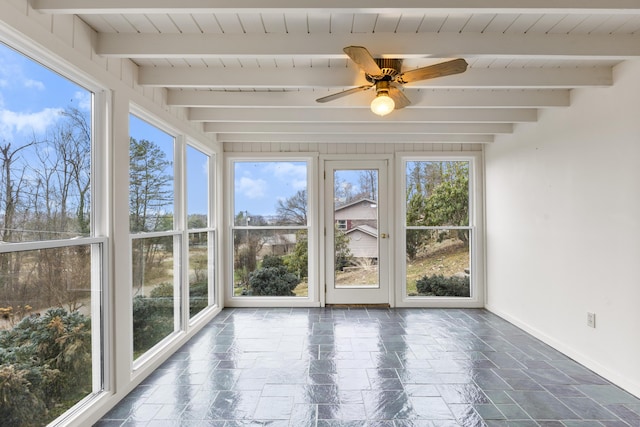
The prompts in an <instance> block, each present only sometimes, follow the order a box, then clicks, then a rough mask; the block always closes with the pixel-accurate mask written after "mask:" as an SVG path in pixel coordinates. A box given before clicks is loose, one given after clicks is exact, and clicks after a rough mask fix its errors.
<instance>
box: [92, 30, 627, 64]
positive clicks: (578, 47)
mask: <svg viewBox="0 0 640 427" xmlns="http://www.w3.org/2000/svg"><path fill="white" fill-rule="evenodd" d="M349 45H359V46H366V47H367V48H368V49H369V51H370V52H371V54H372V55H373V56H375V57H387V58H425V57H436V58H451V57H458V56H461V57H464V58H467V59H469V58H473V57H479V56H491V57H494V58H549V57H553V58H554V59H601V60H622V59H629V58H638V57H640V34H616V35H612V34H608V35H601V34H591V35H589V34H537V33H536V34H503V33H499V34H496V33H462V34H460V33H375V34H371V33H366V34H353V33H346V34H345V33H336V34H200V33H198V34H112V33H108V34H107V33H99V34H98V37H97V43H96V53H97V54H98V55H102V56H109V57H119V58H199V59H202V58H275V59H278V58H292V57H295V56H301V57H305V58H325V59H331V58H346V55H345V54H344V53H343V52H342V49H343V47H345V46H349Z"/></svg>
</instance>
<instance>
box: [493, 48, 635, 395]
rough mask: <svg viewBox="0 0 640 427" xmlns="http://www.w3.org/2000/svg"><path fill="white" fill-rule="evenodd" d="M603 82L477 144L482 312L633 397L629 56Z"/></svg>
mask: <svg viewBox="0 0 640 427" xmlns="http://www.w3.org/2000/svg"><path fill="white" fill-rule="evenodd" d="M614 79H615V80H614V82H615V83H614V85H613V87H609V88H598V89H582V90H575V91H574V92H573V93H572V100H571V107H570V108H566V109H553V110H547V111H544V112H542V113H541V114H540V117H539V121H538V122H537V123H533V124H525V125H520V126H518V127H517V129H516V131H515V133H514V134H513V135H508V136H502V137H499V138H497V140H496V142H495V143H494V144H491V145H488V146H487V147H486V148H485V167H486V223H487V227H486V232H487V292H488V295H487V308H489V309H490V310H492V311H494V312H495V313H497V314H499V315H501V316H503V317H505V318H506V319H507V320H510V321H512V322H514V323H516V324H517V325H519V326H521V327H523V328H524V329H526V330H528V331H529V332H532V333H533V334H534V335H536V336H538V337H539V338H541V339H543V340H544V341H546V342H547V343H549V344H551V345H553V346H554V347H556V348H557V349H559V350H560V351H562V352H564V353H565V354H567V355H569V356H570V357H572V358H574V359H576V360H578V361H579V362H581V363H583V364H585V365H586V366H588V367H590V368H591V369H593V370H595V371H596V372H598V373H599V374H601V375H603V376H605V377H607V378H608V379H609V380H611V381H613V382H615V383H616V384H618V385H620V386H621V387H623V388H625V389H627V390H628V391H630V392H632V393H634V394H636V395H638V396H640V363H639V360H640V359H639V358H638V355H639V354H640V279H639V275H638V265H640V165H639V164H638V160H639V159H640V62H638V61H636V62H626V63H623V64H620V65H619V66H617V67H616V68H615V69H614ZM587 312H595V313H596V315H597V316H596V322H597V323H596V328H595V329H592V328H589V327H587V324H586V319H587Z"/></svg>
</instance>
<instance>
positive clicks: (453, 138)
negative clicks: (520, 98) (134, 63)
mask: <svg viewBox="0 0 640 427" xmlns="http://www.w3.org/2000/svg"><path fill="white" fill-rule="evenodd" d="M216 140H217V141H218V142H231V143H242V142H246V143H261V142H263V143H264V142H270V143H273V144H278V143H286V142H298V143H356V144H357V143H378V144H397V143H441V144H443V143H446V144H450V143H459V144H460V143H470V144H472V143H480V144H486V143H492V142H493V141H494V137H493V135H469V134H424V135H418V134H399V135H384V134H382V135H375V134H367V135H353V134H348V135H347V134H328V133H323V134H313V133H299V134H295V133H287V134H278V133H266V134H255V133H219V134H217V135H216Z"/></svg>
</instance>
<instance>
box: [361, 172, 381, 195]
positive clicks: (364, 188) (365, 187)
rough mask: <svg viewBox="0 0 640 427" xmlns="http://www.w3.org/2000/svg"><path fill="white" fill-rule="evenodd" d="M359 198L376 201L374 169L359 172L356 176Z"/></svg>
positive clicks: (376, 191)
mask: <svg viewBox="0 0 640 427" xmlns="http://www.w3.org/2000/svg"><path fill="white" fill-rule="evenodd" d="M358 184H360V196H361V197H366V198H367V199H371V200H378V171H377V170H376V169H365V170H361V171H360V173H359V174H358Z"/></svg>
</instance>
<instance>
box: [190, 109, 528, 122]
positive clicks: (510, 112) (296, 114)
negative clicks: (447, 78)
mask: <svg viewBox="0 0 640 427" xmlns="http://www.w3.org/2000/svg"><path fill="white" fill-rule="evenodd" d="M188 117H189V120H191V121H194V122H216V123H241V122H254V123H271V122H274V123H292V122H300V123H380V122H386V123H398V122H402V123H524V122H535V121H536V120H537V119H538V112H537V110H535V109H529V108H517V109H507V110H504V109H489V108H484V109H481V108H473V109H450V108H447V109H409V110H404V111H402V112H394V113H391V114H389V115H388V116H385V117H383V118H382V119H380V118H379V117H377V116H375V115H373V114H371V111H369V110H368V109H366V110H365V109H364V108H359V109H354V110H346V109H335V108H334V109H328V108H271V109H265V108H236V109H224V108H193V109H191V110H190V112H189V116H188Z"/></svg>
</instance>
